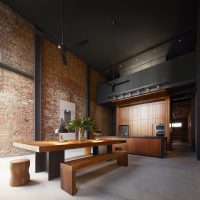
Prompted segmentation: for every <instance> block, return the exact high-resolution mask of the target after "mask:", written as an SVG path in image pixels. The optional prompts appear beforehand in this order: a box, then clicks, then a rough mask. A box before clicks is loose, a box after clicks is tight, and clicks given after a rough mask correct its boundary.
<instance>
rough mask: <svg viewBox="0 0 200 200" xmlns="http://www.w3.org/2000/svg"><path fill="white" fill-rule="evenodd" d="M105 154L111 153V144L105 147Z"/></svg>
mask: <svg viewBox="0 0 200 200" xmlns="http://www.w3.org/2000/svg"><path fill="white" fill-rule="evenodd" d="M107 153H112V144H109V145H107Z"/></svg>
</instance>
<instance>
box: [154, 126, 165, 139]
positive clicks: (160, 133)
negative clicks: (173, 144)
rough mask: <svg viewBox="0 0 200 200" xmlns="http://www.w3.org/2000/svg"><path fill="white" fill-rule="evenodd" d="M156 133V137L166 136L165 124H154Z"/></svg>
mask: <svg viewBox="0 0 200 200" xmlns="http://www.w3.org/2000/svg"><path fill="white" fill-rule="evenodd" d="M154 131H155V135H156V136H163V137H164V136H165V124H154Z"/></svg>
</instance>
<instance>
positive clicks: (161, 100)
mask: <svg viewBox="0 0 200 200" xmlns="http://www.w3.org/2000/svg"><path fill="white" fill-rule="evenodd" d="M115 104H116V133H119V126H120V125H128V127H129V135H128V136H130V137H146V136H148V137H152V136H156V135H155V131H154V126H155V124H160V123H163V124H165V136H166V137H167V143H168V146H169V147H170V143H171V141H170V130H169V121H170V99H169V96H167V95H166V93H165V92H163V91H162V92H159V93H156V94H149V95H145V96H140V97H136V98H130V99H128V100H121V101H119V100H118V101H117V102H115Z"/></svg>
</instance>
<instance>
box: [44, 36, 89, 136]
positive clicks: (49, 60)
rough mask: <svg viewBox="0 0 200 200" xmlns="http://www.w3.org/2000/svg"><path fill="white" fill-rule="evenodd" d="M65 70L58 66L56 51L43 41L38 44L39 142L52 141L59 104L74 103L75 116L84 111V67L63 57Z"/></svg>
mask: <svg viewBox="0 0 200 200" xmlns="http://www.w3.org/2000/svg"><path fill="white" fill-rule="evenodd" d="M67 61H68V66H65V65H63V64H62V59H61V56H60V51H59V50H58V48H57V47H56V46H55V45H54V44H52V43H51V42H49V41H47V40H43V42H42V133H43V139H56V138H57V136H56V135H55V134H53V133H54V130H55V129H56V128H59V124H60V121H59V109H60V104H59V103H60V100H66V101H70V102H73V103H75V105H76V116H83V115H85V111H86V100H85V93H86V82H85V76H86V66H85V64H84V63H83V62H82V61H81V60H80V59H78V58H76V57H75V56H73V55H72V54H71V53H69V52H68V53H67Z"/></svg>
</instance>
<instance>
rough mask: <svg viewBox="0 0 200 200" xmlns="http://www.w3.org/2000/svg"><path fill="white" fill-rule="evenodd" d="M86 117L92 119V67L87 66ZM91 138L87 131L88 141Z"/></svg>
mask: <svg viewBox="0 0 200 200" xmlns="http://www.w3.org/2000/svg"><path fill="white" fill-rule="evenodd" d="M86 116H87V117H90V66H89V65H87V66H86ZM89 138H90V133H89V131H87V139H89Z"/></svg>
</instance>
